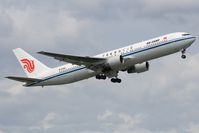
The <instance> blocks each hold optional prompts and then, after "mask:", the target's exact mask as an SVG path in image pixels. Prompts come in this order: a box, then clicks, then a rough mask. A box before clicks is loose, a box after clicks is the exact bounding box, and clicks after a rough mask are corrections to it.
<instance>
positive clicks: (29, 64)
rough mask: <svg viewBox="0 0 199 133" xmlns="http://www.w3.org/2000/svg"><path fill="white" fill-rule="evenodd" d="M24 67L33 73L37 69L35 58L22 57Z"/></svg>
mask: <svg viewBox="0 0 199 133" xmlns="http://www.w3.org/2000/svg"><path fill="white" fill-rule="evenodd" d="M21 62H22V63H23V68H24V69H26V70H27V71H28V72H29V73H32V72H33V71H34V69H35V64H34V61H33V60H28V59H22V60H21Z"/></svg>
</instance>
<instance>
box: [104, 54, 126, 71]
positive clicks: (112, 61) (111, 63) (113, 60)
mask: <svg viewBox="0 0 199 133" xmlns="http://www.w3.org/2000/svg"><path fill="white" fill-rule="evenodd" d="M123 63H124V60H123V57H122V56H121V55H120V56H113V57H110V58H108V59H107V64H106V65H107V67H110V68H111V69H114V70H117V69H118V68H119V67H120V66H121V65H122V64H123Z"/></svg>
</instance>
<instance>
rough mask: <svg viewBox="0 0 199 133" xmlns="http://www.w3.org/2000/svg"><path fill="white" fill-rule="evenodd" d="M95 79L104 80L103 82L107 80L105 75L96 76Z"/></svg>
mask: <svg viewBox="0 0 199 133" xmlns="http://www.w3.org/2000/svg"><path fill="white" fill-rule="evenodd" d="M95 77H96V79H103V80H105V79H106V76H105V75H96V76H95Z"/></svg>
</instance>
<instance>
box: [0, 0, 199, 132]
mask: <svg viewBox="0 0 199 133" xmlns="http://www.w3.org/2000/svg"><path fill="white" fill-rule="evenodd" d="M198 13H199V1H198V0H176V1H174V0H165V1H160V0H133V1H130V0H114V1H113V0H112V1H111V0H109V1H108V0H0V43H1V48H0V67H1V70H0V74H1V78H0V133H27V132H29V133H45V132H46V133H47V132H48V133H121V132H123V133H198V132H199V112H198V111H199V82H198V80H199V50H198V41H196V42H195V43H194V44H193V45H192V46H191V47H190V48H189V49H188V50H187V59H186V60H182V59H181V58H180V56H181V54H180V53H177V54H174V55H170V56H167V57H164V58H160V59H157V60H153V61H150V70H149V71H148V72H146V73H142V74H126V73H120V74H119V77H120V78H121V79H122V80H123V82H122V83H121V84H113V83H111V82H110V81H109V80H106V81H99V80H96V79H94V78H91V79H88V80H84V81H80V82H77V83H73V84H69V85H62V86H54V87H44V88H41V87H33V88H25V87H23V86H22V84H21V83H18V82H15V81H10V80H8V79H5V78H4V77H6V76H8V75H17V76H25V73H24V72H23V70H22V69H21V67H20V65H19V63H18V62H17V60H16V58H15V56H14V54H13V52H12V49H14V48H17V47H21V48H22V49H24V50H26V51H27V52H29V53H30V54H32V55H33V56H35V57H36V58H38V59H39V60H41V61H42V62H44V64H46V65H48V66H50V67H56V66H59V65H62V64H63V63H60V62H58V61H56V60H53V59H52V58H47V57H44V56H42V55H38V54H36V52H38V51H41V50H44V51H51V52H59V53H65V54H72V55H82V56H91V55H95V54H99V53H101V52H105V51H108V50H111V49H114V48H119V47H122V46H125V45H128V44H131V43H136V42H139V41H142V40H145V39H149V38H152V37H156V36H159V35H163V34H167V33H171V32H178V31H185V32H189V33H191V34H193V35H194V36H196V37H198V36H199V26H198V24H199V14H198Z"/></svg>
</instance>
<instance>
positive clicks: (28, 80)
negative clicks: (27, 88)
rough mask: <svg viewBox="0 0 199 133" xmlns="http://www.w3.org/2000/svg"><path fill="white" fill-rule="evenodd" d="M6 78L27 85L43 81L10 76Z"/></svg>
mask: <svg viewBox="0 0 199 133" xmlns="http://www.w3.org/2000/svg"><path fill="white" fill-rule="evenodd" d="M6 78H8V79H12V80H16V81H19V82H26V83H31V82H36V81H41V79H35V78H27V77H15V76H8V77H6Z"/></svg>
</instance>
